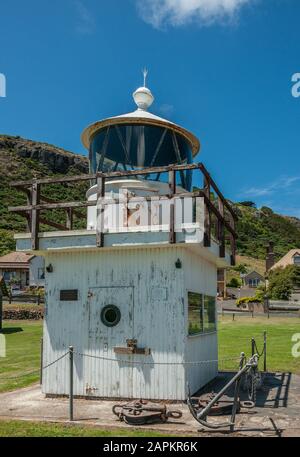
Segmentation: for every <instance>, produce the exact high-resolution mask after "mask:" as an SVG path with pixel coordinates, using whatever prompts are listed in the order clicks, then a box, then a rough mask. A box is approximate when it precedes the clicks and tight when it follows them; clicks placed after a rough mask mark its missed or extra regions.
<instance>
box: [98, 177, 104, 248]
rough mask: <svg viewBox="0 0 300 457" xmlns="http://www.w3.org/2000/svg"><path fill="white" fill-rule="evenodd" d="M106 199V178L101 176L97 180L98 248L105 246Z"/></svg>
mask: <svg viewBox="0 0 300 457" xmlns="http://www.w3.org/2000/svg"><path fill="white" fill-rule="evenodd" d="M104 197H105V178H104V177H103V176H101V177H100V178H98V179H97V206H96V212H97V221H96V246H97V247H98V248H102V247H103V246H104V233H103V230H104V217H103V216H104V214H103V213H104V205H103V199H104Z"/></svg>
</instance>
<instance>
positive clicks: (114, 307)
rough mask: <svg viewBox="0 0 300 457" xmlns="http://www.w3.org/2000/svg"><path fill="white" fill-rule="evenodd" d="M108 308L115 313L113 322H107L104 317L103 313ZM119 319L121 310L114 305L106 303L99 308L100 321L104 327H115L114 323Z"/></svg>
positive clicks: (116, 323)
mask: <svg viewBox="0 0 300 457" xmlns="http://www.w3.org/2000/svg"><path fill="white" fill-rule="evenodd" d="M110 310H113V311H115V313H116V319H115V320H114V321H113V322H109V321H108V320H107V319H106V318H105V314H106V313H107V311H110ZM120 320H121V311H120V309H119V308H118V307H117V306H116V305H106V306H104V308H102V310H101V322H102V324H103V325H105V326H106V327H115V326H116V325H118V323H119V322H120Z"/></svg>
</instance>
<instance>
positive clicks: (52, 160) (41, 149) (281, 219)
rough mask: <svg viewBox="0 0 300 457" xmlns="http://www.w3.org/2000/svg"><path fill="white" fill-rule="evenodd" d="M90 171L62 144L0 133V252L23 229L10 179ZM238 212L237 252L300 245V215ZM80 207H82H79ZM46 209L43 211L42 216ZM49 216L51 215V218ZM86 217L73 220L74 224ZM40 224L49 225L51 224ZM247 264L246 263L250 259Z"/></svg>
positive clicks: (75, 188) (61, 218)
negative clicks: (269, 245)
mask: <svg viewBox="0 0 300 457" xmlns="http://www.w3.org/2000/svg"><path fill="white" fill-rule="evenodd" d="M86 172H88V161H87V158H86V157H83V156H80V155H76V154H73V153H72V152H68V151H65V150H63V149H61V148H58V147H55V146H52V145H49V144H46V143H39V142H35V141H31V140H25V139H23V138H20V137H12V136H7V135H0V255H3V254H5V253H7V252H9V251H11V250H13V249H14V246H15V244H14V240H13V236H12V234H13V232H18V231H24V230H25V227H26V226H25V219H24V218H22V217H21V216H18V215H16V214H13V213H10V212H8V209H7V208H8V206H15V205H22V204H25V203H26V199H25V197H24V194H23V193H22V192H21V193H20V192H18V191H17V190H16V189H14V188H11V187H10V186H9V184H10V182H12V181H18V180H30V179H33V178H37V177H43V176H64V175H74V174H81V173H86ZM88 186H89V183H88V182H86V183H72V184H69V185H66V184H65V185H59V186H58V185H55V186H54V185H48V186H44V190H43V194H44V195H45V196H47V197H50V198H52V199H55V200H61V201H63V200H78V199H85V191H86V190H87V188H88ZM233 206H234V208H235V210H236V212H237V214H238V216H239V222H238V225H237V232H238V235H239V239H238V244H237V248H238V254H239V255H241V256H246V257H248V258H253V259H264V258H265V245H266V244H267V243H268V242H269V241H271V240H272V241H274V243H275V252H276V254H277V257H278V258H279V257H281V256H282V255H283V254H285V253H286V252H287V251H288V250H289V249H292V248H296V247H299V248H300V220H299V219H297V218H295V217H286V216H281V215H279V214H275V213H274V212H273V211H272V210H271V209H270V208H266V207H264V208H261V209H256V208H254V207H250V206H244V205H241V204H233ZM81 211H82V212H84V210H81ZM44 215H45V214H43V216H44ZM49 218H50V217H49ZM51 219H53V220H55V221H56V222H60V223H63V224H64V223H65V213H64V211H51ZM83 226H84V221H81V222H80V221H78V222H75V227H76V228H80V227H83ZM42 228H43V229H45V228H46V229H47V230H51V229H50V228H49V227H42ZM248 263H249V262H248Z"/></svg>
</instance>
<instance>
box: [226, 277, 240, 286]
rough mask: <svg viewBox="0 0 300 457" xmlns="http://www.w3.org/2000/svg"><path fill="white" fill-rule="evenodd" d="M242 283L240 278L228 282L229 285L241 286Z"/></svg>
mask: <svg viewBox="0 0 300 457" xmlns="http://www.w3.org/2000/svg"><path fill="white" fill-rule="evenodd" d="M241 285H242V281H241V280H240V279H238V278H232V279H231V280H230V282H228V283H227V287H235V288H237V287H240V286H241Z"/></svg>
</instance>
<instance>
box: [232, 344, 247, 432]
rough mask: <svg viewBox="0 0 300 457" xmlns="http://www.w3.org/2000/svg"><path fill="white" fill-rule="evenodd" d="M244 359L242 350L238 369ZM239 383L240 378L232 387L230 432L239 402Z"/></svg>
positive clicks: (240, 367) (241, 366)
mask: <svg viewBox="0 0 300 457" xmlns="http://www.w3.org/2000/svg"><path fill="white" fill-rule="evenodd" d="M244 360H245V354H244V352H242V353H241V358H240V366H239V371H240V370H241V369H242V368H243V365H244ZM240 385H241V378H239V379H237V380H236V382H235V387H234V399H233V406H232V413H231V421H230V422H231V424H230V431H231V432H233V431H234V424H235V416H236V412H237V407H238V402H239V392H240Z"/></svg>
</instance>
